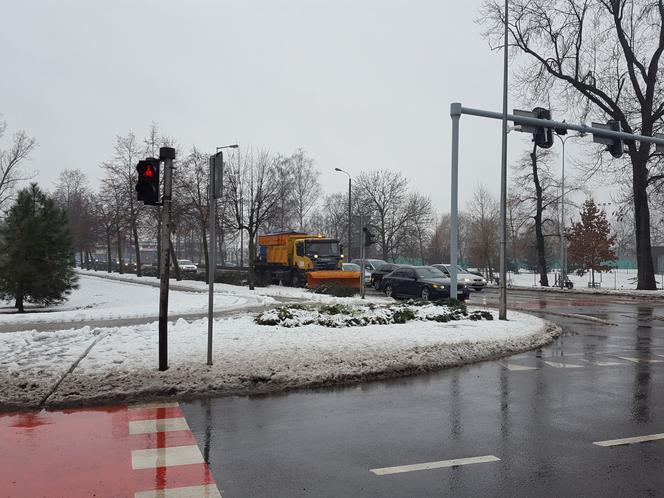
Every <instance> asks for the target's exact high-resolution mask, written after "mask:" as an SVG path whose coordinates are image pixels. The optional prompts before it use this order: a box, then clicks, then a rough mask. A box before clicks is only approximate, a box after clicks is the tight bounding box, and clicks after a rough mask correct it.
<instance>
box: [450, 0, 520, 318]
mask: <svg viewBox="0 0 664 498" xmlns="http://www.w3.org/2000/svg"><path fill="white" fill-rule="evenodd" d="M508 21H509V0H505V40H504V46H503V126H502V133H501V142H502V143H501V157H500V284H499V287H500V297H499V303H498V318H499V319H500V320H507V272H506V271H505V270H506V266H505V265H506V262H507V259H506V258H507V254H506V253H507V131H508V130H507V69H508V52H507V49H508V44H507V41H508V36H509V25H508ZM455 283H456V282H454V281H452V284H455Z"/></svg>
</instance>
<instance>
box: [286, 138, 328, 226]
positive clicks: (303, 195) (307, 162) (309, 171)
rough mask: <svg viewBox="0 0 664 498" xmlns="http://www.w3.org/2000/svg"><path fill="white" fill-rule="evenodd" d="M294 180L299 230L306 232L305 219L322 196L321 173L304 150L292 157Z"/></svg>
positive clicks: (294, 199)
mask: <svg viewBox="0 0 664 498" xmlns="http://www.w3.org/2000/svg"><path fill="white" fill-rule="evenodd" d="M290 164H291V170H292V178H293V201H294V205H295V214H296V216H297V221H298V224H299V227H298V228H299V230H301V231H305V230H306V228H307V227H306V225H305V219H306V217H307V215H308V214H309V212H310V211H311V209H312V208H313V207H314V206H315V205H316V203H317V202H318V199H319V198H320V195H321V187H320V182H319V181H318V177H319V175H320V172H319V171H317V170H316V169H315V168H314V160H313V159H311V158H309V157H307V155H306V153H305V152H304V150H302V149H298V150H296V151H295V152H294V153H293V154H292V155H291V157H290Z"/></svg>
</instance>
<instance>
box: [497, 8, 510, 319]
mask: <svg viewBox="0 0 664 498" xmlns="http://www.w3.org/2000/svg"><path fill="white" fill-rule="evenodd" d="M508 9H509V0H505V45H504V47H503V127H502V137H501V138H502V154H501V162H500V304H499V308H498V318H499V319H500V320H507V272H506V271H505V269H506V266H505V262H506V261H505V258H506V250H507V60H508V58H507V55H508V54H507V49H508V45H507V38H508V35H509V30H508V24H507V20H508V18H509V10H508Z"/></svg>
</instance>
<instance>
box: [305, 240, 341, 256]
mask: <svg viewBox="0 0 664 498" xmlns="http://www.w3.org/2000/svg"><path fill="white" fill-rule="evenodd" d="M306 248H307V254H311V255H313V254H318V256H320V257H325V256H339V242H337V241H336V240H307V244H306Z"/></svg>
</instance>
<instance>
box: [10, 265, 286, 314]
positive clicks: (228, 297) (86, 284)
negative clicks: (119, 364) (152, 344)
mask: <svg viewBox="0 0 664 498" xmlns="http://www.w3.org/2000/svg"><path fill="white" fill-rule="evenodd" d="M192 290H196V289H192ZM273 302H275V300H274V299H272V298H270V297H267V296H261V295H253V296H251V295H238V294H229V293H223V292H219V293H215V296H214V308H215V310H232V309H236V308H241V307H243V306H247V305H253V304H270V303H273ZM168 304H169V306H168V309H169V313H177V314H184V313H197V312H204V311H206V310H207V306H208V297H207V295H206V294H204V293H202V292H186V291H178V290H172V291H171V292H170V293H169V302H168ZM0 306H4V307H2V308H1V309H0V325H3V324H19V323H37V322H39V323H56V322H73V321H89V320H107V319H117V318H144V317H146V318H150V317H157V316H159V289H158V288H157V287H151V286H146V285H140V284H136V283H132V282H119V281H114V280H108V279H104V278H97V277H94V276H88V275H80V279H79V288H78V289H77V290H75V291H73V292H72V294H71V296H70V297H69V299H68V300H67V301H66V302H64V303H63V304H61V305H54V306H50V307H48V308H33V307H27V308H26V309H28V310H32V312H30V313H24V314H17V313H15V309H14V308H13V307H11V303H2V301H0Z"/></svg>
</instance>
